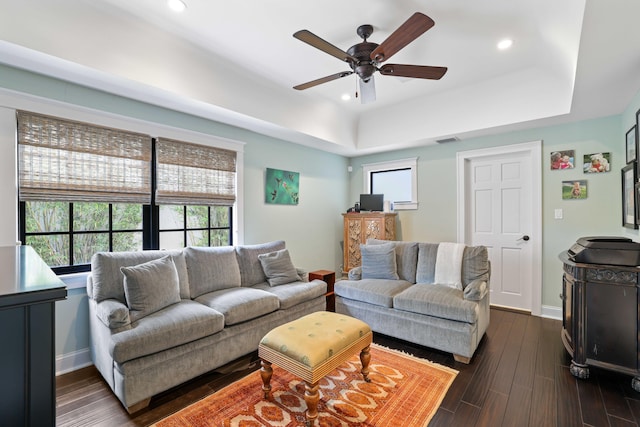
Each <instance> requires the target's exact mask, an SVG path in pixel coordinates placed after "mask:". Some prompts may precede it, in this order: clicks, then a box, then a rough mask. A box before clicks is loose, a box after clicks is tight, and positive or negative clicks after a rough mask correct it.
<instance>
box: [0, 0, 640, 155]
mask: <svg viewBox="0 0 640 427" xmlns="http://www.w3.org/2000/svg"><path fill="white" fill-rule="evenodd" d="M185 2H186V3H187V6H188V7H187V10H186V11H185V12H183V13H181V14H175V13H173V12H171V11H170V10H169V9H168V8H167V7H166V5H165V0H135V1H132V0H102V1H95V0H94V1H92V0H20V1H16V0H11V1H9V0H0V10H2V13H1V14H0V62H4V63H6V64H9V65H13V66H16V67H21V68H26V69H30V70H33V71H36V72H40V73H44V74H47V75H51V76H54V77H59V78H63V79H68V80H71V81H74V82H78V83H80V84H83V85H87V86H90V87H95V88H99V89H104V90H108V91H110V92H114V93H116V94H121V95H124V96H131V97H134V98H136V99H141V100H143V101H146V102H151V103H154V104H158V105H162V106H165V107H169V108H174V109H177V110H180V111H185V112H189V113H191V114H196V115H200V116H203V117H207V118H211V119H215V120H219V121H222V122H226V123H230V124H233V125H236V126H241V127H244V128H248V129H252V130H256V131H259V132H262V133H265V134H268V135H272V136H276V137H280V138H284V139H287V140H290V141H293V142H297V143H301V144H305V145H311V146H316V147H319V148H321V149H324V150H328V151H332V152H336V153H340V154H345V155H349V156H351V155H358V154H365V153H370V152H377V151H384V150H390V149H397V148H404V147H410V146H415V145H425V144H432V143H435V142H434V141H435V140H436V139H442V138H447V137H451V136H457V137H459V138H468V137H471V136H477V135H483V134H488V133H493V132H503V131H506V130H510V129H518V128H524V127H533V126H543V125H548V124H552V123H561V122H567V121H575V120H581V119H586V118H592V117H599V116H605V115H610V114H618V113H620V112H621V111H623V110H624V108H625V107H626V106H627V105H628V103H629V101H630V100H631V98H632V97H633V96H634V95H635V93H636V92H637V90H638V88H640V72H638V71H640V44H639V43H638V41H639V40H640V25H638V24H637V22H638V19H640V2H637V1H632V0H519V1H508V0H482V1H468V0H395V1H393V2H391V1H388V0H350V1H344V0H323V1H322V2H303V1H299V0H235V1H232V2H224V3H222V2H215V1H211V0H185ZM416 11H420V12H422V13H424V14H426V15H428V16H430V17H431V18H432V19H433V20H434V21H435V23H436V24H435V26H434V27H433V28H432V29H430V30H429V31H427V32H426V33H425V34H423V35H422V36H420V37H419V38H418V39H417V40H415V41H414V42H413V43H411V44H410V45H409V46H407V47H405V48H404V49H403V50H402V51H400V52H399V53H397V54H396V55H395V56H393V58H392V59H391V60H389V61H388V62H389V63H400V64H418V65H436V66H447V67H448V68H449V70H448V72H447V74H446V75H445V76H444V77H443V78H442V79H441V80H436V81H431V80H421V79H406V78H398V77H391V76H383V75H380V74H376V75H375V79H376V91H377V100H376V101H375V102H374V103H372V104H367V105H362V104H360V102H359V101H358V100H355V99H352V100H351V101H348V102H345V101H342V100H341V96H342V95H343V94H344V93H349V94H351V95H352V97H353V94H354V92H355V88H356V77H355V75H352V76H349V77H346V78H343V79H339V80H336V81H332V82H329V83H325V84H323V85H319V86H316V87H314V88H311V89H308V90H306V91H295V90H293V89H292V86H294V85H297V84H300V83H304V82H307V81H310V80H314V79H316V78H320V77H324V76H327V75H330V74H334V73H337V72H339V71H347V70H349V67H348V65H347V64H346V63H343V62H341V61H340V60H338V59H336V58H334V57H332V56H330V55H327V54H326V53H324V52H321V51H320V50H317V49H315V48H313V47H311V46H309V45H307V44H305V43H303V42H301V41H299V40H296V39H294V38H293V37H292V34H293V33H294V32H295V31H297V30H300V29H308V30H310V31H311V32H313V33H315V34H317V35H318V36H320V37H322V38H324V39H325V40H327V41H329V42H330V43H332V44H334V45H336V46H338V47H339V48H341V49H343V50H347V49H348V48H349V47H350V46H351V45H353V44H356V43H358V42H359V41H361V40H360V38H359V37H358V36H357V34H356V28H357V27H358V26H359V25H362V24H371V25H373V27H374V33H373V35H372V36H371V37H370V39H369V41H373V42H376V43H381V42H382V41H383V40H384V39H385V38H386V37H387V36H388V35H389V34H391V32H392V31H393V30H395V29H396V28H397V27H398V26H400V25H401V24H402V23H403V22H404V21H405V20H406V19H408V18H409V16H411V15H412V14H413V13H414V12H416ZM505 37H510V38H512V39H513V40H514V45H513V47H512V48H511V49H510V50H508V51H499V50H497V49H496V43H497V42H498V41H499V40H500V39H502V38H505Z"/></svg>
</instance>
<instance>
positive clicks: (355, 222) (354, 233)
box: [342, 212, 397, 273]
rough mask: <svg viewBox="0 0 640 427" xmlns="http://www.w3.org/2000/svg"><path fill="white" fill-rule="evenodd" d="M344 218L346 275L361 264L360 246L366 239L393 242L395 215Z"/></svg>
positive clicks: (354, 215)
mask: <svg viewBox="0 0 640 427" xmlns="http://www.w3.org/2000/svg"><path fill="white" fill-rule="evenodd" d="M342 215H343V217H344V262H343V266H342V269H343V272H344V273H347V272H348V271H349V270H351V269H352V268H354V267H358V266H359V265H360V264H361V257H360V244H361V243H366V241H367V239H380V240H395V239H396V216H397V214H396V213H382V212H368V213H346V214H342Z"/></svg>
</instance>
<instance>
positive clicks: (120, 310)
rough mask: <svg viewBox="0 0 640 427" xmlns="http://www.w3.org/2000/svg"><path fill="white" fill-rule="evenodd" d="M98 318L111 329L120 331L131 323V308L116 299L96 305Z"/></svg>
mask: <svg viewBox="0 0 640 427" xmlns="http://www.w3.org/2000/svg"><path fill="white" fill-rule="evenodd" d="M96 317H97V318H98V319H100V321H101V322H102V323H104V325H105V326H106V327H107V328H109V329H118V328H122V327H123V326H127V325H128V324H130V323H131V319H130V318H129V307H127V306H126V305H124V304H123V303H121V302H120V301H117V300H115V299H106V300H104V301H100V302H99V303H96Z"/></svg>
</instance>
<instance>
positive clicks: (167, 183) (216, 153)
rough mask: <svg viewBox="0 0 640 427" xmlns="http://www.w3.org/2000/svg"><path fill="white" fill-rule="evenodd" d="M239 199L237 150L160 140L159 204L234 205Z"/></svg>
mask: <svg viewBox="0 0 640 427" xmlns="http://www.w3.org/2000/svg"><path fill="white" fill-rule="evenodd" d="M235 200H236V152H235V151H230V150H224V149H221V148H215V147H209V146H205V145H198V144H191V143H187V142H181V141H175V140H171V139H164V138H161V139H158V140H157V142H156V204H158V205H163V204H177V205H204V206H215V205H218V206H231V205H233V204H234V203H235Z"/></svg>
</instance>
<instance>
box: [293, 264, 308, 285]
mask: <svg viewBox="0 0 640 427" xmlns="http://www.w3.org/2000/svg"><path fill="white" fill-rule="evenodd" d="M296 273H298V276H300V281H302V282H308V281H309V272H308V271H306V270H303V269H302V268H298V267H296Z"/></svg>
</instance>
